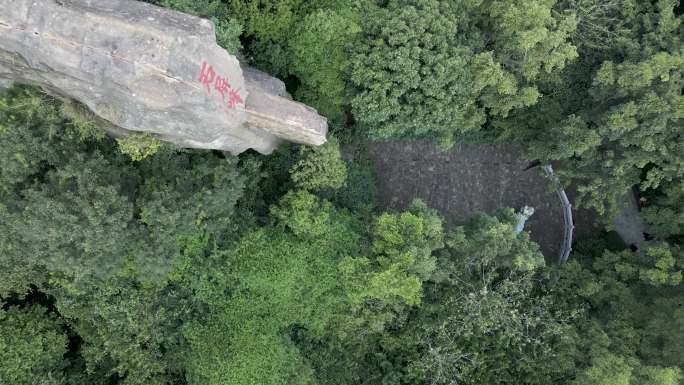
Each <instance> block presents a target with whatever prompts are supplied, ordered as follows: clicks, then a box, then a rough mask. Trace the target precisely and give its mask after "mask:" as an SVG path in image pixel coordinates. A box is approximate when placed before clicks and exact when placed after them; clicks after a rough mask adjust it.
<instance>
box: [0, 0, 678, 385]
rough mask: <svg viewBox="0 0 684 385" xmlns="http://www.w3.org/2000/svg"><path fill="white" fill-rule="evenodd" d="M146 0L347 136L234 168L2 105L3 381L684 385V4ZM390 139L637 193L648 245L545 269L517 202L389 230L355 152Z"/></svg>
mask: <svg viewBox="0 0 684 385" xmlns="http://www.w3.org/2000/svg"><path fill="white" fill-rule="evenodd" d="M150 2H153V3H156V4H158V5H161V6H166V7H171V8H174V9H178V10H180V11H183V12H189V13H193V14H197V15H199V16H202V17H207V18H211V19H212V20H213V21H214V23H215V24H216V26H217V37H218V41H219V43H220V44H221V45H223V46H224V47H225V48H227V49H228V50H230V51H231V52H236V51H238V50H240V51H242V52H243V54H244V55H245V57H246V59H247V60H248V61H249V62H250V64H252V65H255V66H257V67H260V68H262V69H264V70H267V71H269V72H271V73H273V74H276V75H277V76H280V77H281V78H283V79H286V80H287V84H288V87H289V91H290V92H291V93H292V94H293V95H294V97H295V98H296V99H297V100H300V101H303V102H305V103H308V104H311V105H313V106H314V107H316V108H317V109H318V110H319V111H320V112H321V113H322V114H324V115H325V116H327V117H328V118H329V119H330V123H331V128H332V132H333V136H334V137H333V138H331V140H330V141H329V142H328V143H327V144H326V145H324V146H321V147H318V148H306V147H296V146H283V147H282V148H281V149H279V150H278V151H277V152H276V153H274V154H273V155H270V156H261V155H257V154H254V153H245V154H242V155H241V156H239V157H230V156H228V157H226V156H224V155H223V154H219V153H215V152H210V151H197V150H185V149H178V148H173V147H171V146H168V145H164V144H161V143H160V142H159V141H158V140H156V139H154V138H151V137H132V138H128V139H126V140H118V141H117V140H114V139H112V138H110V137H109V136H107V135H105V134H104V131H103V130H102V129H101V128H100V127H99V126H98V123H97V121H96V120H93V119H92V118H91V117H90V116H89V115H88V113H86V112H84V111H83V110H82V109H81V108H80V107H78V106H76V105H73V104H64V103H61V102H59V101H57V100H54V99H52V98H50V97H48V96H46V95H45V94H43V93H41V92H40V91H38V90H35V89H30V88H26V87H18V86H17V87H14V88H12V89H10V90H5V91H2V92H0V164H1V165H2V167H1V168H0V263H1V264H2V266H3V267H4V268H3V269H2V270H0V385H5V384H7V385H16V384H48V385H52V384H55V385H62V384H63V385H67V384H68V385H72V384H73V385H80V384H84V385H85V384H116V385H138V384H140V385H142V384H145V385H147V384H160V385H162V384H164V385H166V384H170V385H185V384H190V385H205V384H206V385H209V384H211V385H219V384H221V385H223V384H238V385H241V384H321V385H323V384H335V385H343V384H345V385H346V384H369V385H370V384H373V385H375V384H385V385H404V384H406V385H408V384H411V385H413V384H416V385H420V384H425V385H427V384H431V385H432V384H445V385H446V384H482V385H496V384H539V385H546V384H568V385H608V384H611V385H613V384H625V385H637V384H639V385H640V384H654V385H678V384H681V383H683V381H684V373H682V369H683V368H684V307H683V305H682V304H683V303H684V283H682V270H684V252H683V251H682V249H681V246H680V245H681V244H682V239H683V237H684V158H683V156H684V155H683V154H684V140H682V139H683V138H682V133H684V123H683V121H684V120H683V119H684V96H683V94H684V92H683V90H684V45H683V44H682V39H683V38H684V26H683V25H682V13H683V12H684V6H683V5H681V4H679V2H678V1H676V0H653V1H639V0H600V1H599V0H557V1H556V0H525V1H523V0H510V1H498V0H387V1H380V0H377V1H375V0H353V1H352V0H349V1H345V0H313V1H304V0H261V1H259V2H254V1H248V0H225V1H219V0H202V1H190V0H159V1H150ZM335 138H336V139H335ZM376 138H384V139H395V138H396V139H398V138H423V139H430V140H434V141H435V142H437V143H439V144H440V145H441V146H443V147H444V148H448V147H449V146H451V145H453V144H454V143H457V142H464V141H478V142H483V143H512V144H519V145H523V146H525V148H527V151H528V154H529V157H530V159H537V160H539V161H542V162H549V161H560V162H562V164H563V167H562V168H560V173H559V174H560V177H561V178H562V181H563V183H566V184H569V183H571V182H573V183H575V184H577V185H578V186H579V188H578V189H579V191H580V193H581V200H580V202H578V203H580V204H582V205H584V206H585V207H591V208H594V209H596V210H597V211H598V212H599V213H600V214H601V215H602V218H603V219H604V220H606V221H608V220H609V218H610V215H611V214H612V213H613V212H614V211H615V208H616V204H617V202H618V199H619V198H620V197H622V196H623V195H624V194H625V193H626V192H627V191H629V190H630V189H632V188H638V190H639V193H640V194H641V196H643V197H645V198H646V199H647V201H648V202H649V203H650V205H649V206H648V207H646V208H644V209H643V210H642V211H641V213H642V216H643V218H644V219H645V220H646V221H647V223H648V224H649V226H650V228H651V229H653V231H654V235H655V236H656V237H657V239H658V242H654V243H653V245H652V247H650V248H648V249H646V250H643V252H640V253H635V252H632V251H630V250H623V245H616V244H615V242H611V241H610V240H609V239H608V238H607V237H605V236H604V235H602V234H597V235H596V236H595V237H593V238H588V239H578V240H577V241H576V245H575V251H574V252H573V255H572V256H571V257H570V262H568V263H566V264H564V265H562V266H546V265H545V263H544V258H543V256H542V255H541V253H540V251H539V247H538V246H537V245H536V244H535V243H534V242H532V241H530V240H529V237H528V234H526V233H524V232H523V233H520V234H515V233H514V231H513V228H514V227H515V222H516V218H515V216H514V214H513V211H512V210H511V209H506V208H502V209H501V210H500V211H498V212H496V213H489V214H487V215H485V214H483V215H481V216H478V217H476V218H472V219H471V220H470V221H469V222H468V223H467V224H466V225H463V226H460V227H455V228H447V227H446V226H445V225H444V223H445V222H444V220H443V218H441V217H440V215H439V213H437V212H435V211H434V210H432V209H430V208H429V207H427V206H426V205H425V204H423V203H422V202H420V201H416V202H414V204H413V205H412V206H411V207H409V208H407V209H406V210H405V211H402V212H382V211H381V210H379V209H378V208H377V207H376V206H375V199H374V195H373V194H374V190H373V185H374V182H373V175H372V172H371V171H370V169H369V166H368V165H367V164H366V163H365V162H364V161H360V160H355V161H349V160H345V159H344V158H343V157H342V155H341V152H340V147H341V146H342V145H346V144H350V143H351V144H354V145H355V146H357V147H360V148H363V144H364V142H366V141H368V140H372V139H376Z"/></svg>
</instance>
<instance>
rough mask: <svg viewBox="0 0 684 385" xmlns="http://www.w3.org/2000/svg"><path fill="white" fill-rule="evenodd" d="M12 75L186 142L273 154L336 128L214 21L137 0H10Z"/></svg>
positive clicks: (0, 50)
mask: <svg viewBox="0 0 684 385" xmlns="http://www.w3.org/2000/svg"><path fill="white" fill-rule="evenodd" d="M10 82H15V83H22V84H32V85H37V86H40V87H42V88H44V89H45V90H46V91H47V92H49V93H51V94H54V95H56V96H59V97H63V98H70V99H75V100H78V101H79V102H81V103H83V104H85V105H86V106H87V107H88V108H90V109H91V110H92V111H93V112H94V113H95V114H97V115H98V116H100V117H102V118H104V119H105V120H107V121H109V122H111V123H112V124H114V125H116V126H117V127H120V128H123V129H125V130H129V131H137V132H148V133H152V134H155V135H156V136H158V137H159V138H160V139H163V140H167V141H170V142H173V143H176V144H178V145H179V146H182V147H193V148H207V149H217V150H224V151H230V152H231V153H233V154H237V153H240V152H242V151H245V150H246V149H249V148H253V149H255V150H257V151H259V152H262V153H270V152H271V151H272V150H273V149H274V148H275V146H277V144H278V143H279V142H280V141H282V140H287V141H293V142H298V143H304V144H311V145H320V144H322V143H324V142H325V135H326V133H327V122H326V119H325V118H323V117H321V116H319V115H318V114H317V113H316V111H315V110H314V109H312V108H310V107H307V106H305V105H303V104H301V103H297V102H293V101H291V100H290V99H289V95H287V93H286V92H285V86H284V84H283V83H282V82H281V81H279V80H277V79H275V78H273V77H270V76H268V75H266V74H264V73H263V72H260V71H256V70H252V69H245V70H244V71H243V69H242V68H241V66H240V63H239V62H238V60H237V59H236V58H235V57H234V56H232V55H230V54H228V52H226V51H225V50H224V49H223V48H221V47H219V46H218V45H217V44H216V38H215V34H214V27H213V25H212V23H211V22H210V21H208V20H204V19H200V18H197V17H194V16H190V15H186V14H183V13H179V12H175V11H170V10H167V9H163V8H159V7H155V6H152V5H150V4H146V3H140V2H137V1H130V0H0V86H2V85H5V86H6V85H7V84H8V83H10Z"/></svg>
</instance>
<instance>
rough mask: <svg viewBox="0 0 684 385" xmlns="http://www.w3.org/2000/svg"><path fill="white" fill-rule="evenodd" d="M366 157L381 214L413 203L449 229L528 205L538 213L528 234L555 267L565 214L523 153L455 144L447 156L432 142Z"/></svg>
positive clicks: (380, 146) (396, 144)
mask: <svg viewBox="0 0 684 385" xmlns="http://www.w3.org/2000/svg"><path fill="white" fill-rule="evenodd" d="M368 155H369V157H370V159H371V163H372V165H373V169H374V171H375V174H376V179H377V183H378V200H379V203H380V206H381V208H383V209H388V210H399V209H403V208H405V207H406V206H408V205H409V204H410V203H411V201H412V200H413V199H414V198H420V199H422V200H423V201H425V202H426V203H427V204H428V206H430V207H432V208H435V209H437V210H438V211H439V212H440V213H441V214H442V215H443V216H444V217H445V219H446V221H447V223H448V224H449V225H459V224H462V223H465V222H467V221H468V219H470V218H472V217H473V216H474V215H476V214H477V213H489V214H491V213H493V212H495V211H496V210H498V209H500V208H505V207H511V208H513V209H515V210H516V211H517V210H519V209H520V208H521V207H523V206H525V205H527V206H531V207H534V209H535V213H534V215H533V216H532V217H531V218H530V219H529V220H528V222H527V224H526V225H525V229H526V230H528V231H529V232H530V235H531V238H532V239H533V240H534V241H536V242H537V243H539V245H540V246H541V249H542V252H543V253H544V255H545V256H546V259H547V260H548V261H556V260H557V258H558V254H559V251H560V244H561V241H562V237H563V214H562V211H561V204H560V201H559V199H558V197H557V196H556V194H555V193H554V192H553V191H552V190H550V187H549V183H548V179H547V178H546V177H545V176H544V173H543V172H542V170H541V168H540V167H534V168H530V169H528V166H529V165H530V161H529V160H527V159H525V157H524V156H523V151H522V149H520V148H517V147H514V146H510V145H481V144H460V145H459V144H457V145H455V146H454V147H453V148H452V149H451V150H449V151H443V150H441V149H440V148H439V147H437V146H436V145H434V144H432V143H430V142H428V141H419V140H391V141H376V142H371V143H370V144H369V146H368Z"/></svg>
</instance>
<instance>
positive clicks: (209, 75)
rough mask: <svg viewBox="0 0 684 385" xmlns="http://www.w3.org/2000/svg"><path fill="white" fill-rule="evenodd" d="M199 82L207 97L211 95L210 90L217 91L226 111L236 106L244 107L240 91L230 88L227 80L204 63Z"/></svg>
mask: <svg viewBox="0 0 684 385" xmlns="http://www.w3.org/2000/svg"><path fill="white" fill-rule="evenodd" d="M199 81H200V83H202V85H203V86H204V87H206V89H207V93H208V94H209V95H211V93H212V90H215V91H217V92H218V93H219V94H220V95H221V98H222V99H223V102H224V103H225V107H226V110H229V109H233V108H235V106H237V105H238V104H242V105H243V106H244V105H245V102H244V100H242V97H241V96H240V90H239V89H235V88H232V87H231V86H230V83H229V82H228V79H227V78H225V77H223V76H221V75H219V74H217V73H216V71H214V67H213V66H212V65H211V64H209V63H207V62H206V61H203V62H202V69H201V70H200V75H199Z"/></svg>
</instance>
